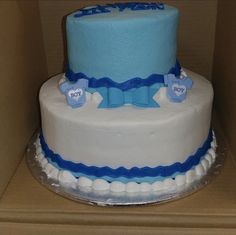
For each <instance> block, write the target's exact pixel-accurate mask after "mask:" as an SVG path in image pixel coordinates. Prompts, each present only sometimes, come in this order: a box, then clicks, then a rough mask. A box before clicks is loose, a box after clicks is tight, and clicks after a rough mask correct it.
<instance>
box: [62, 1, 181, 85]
mask: <svg viewBox="0 0 236 235" xmlns="http://www.w3.org/2000/svg"><path fill="white" fill-rule="evenodd" d="M107 9H109V10H110V12H106V13H104V14H91V15H84V16H83V17H75V16H76V14H79V13H80V12H79V11H78V12H75V13H72V14H70V15H69V16H68V17H67V22H66V30H67V46H68V65H69V68H70V69H71V70H72V71H73V72H74V73H83V74H86V75H87V76H88V77H94V78H102V77H109V78H111V79H112V80H113V81H115V82H117V83H121V82H124V81H127V80H129V79H131V78H135V77H139V78H146V77H149V76H150V75H151V74H166V73H168V71H169V70H170V69H171V68H172V67H174V65H175V62H176V30H177V25H178V16H179V13H178V10H177V9H176V8H173V7H170V6H167V5H165V7H164V9H155V10H150V9H149V10H142V9H141V10H140V9H139V10H135V11H134V10H131V8H124V9H123V10H122V11H120V10H119V8H113V7H110V8H107Z"/></svg>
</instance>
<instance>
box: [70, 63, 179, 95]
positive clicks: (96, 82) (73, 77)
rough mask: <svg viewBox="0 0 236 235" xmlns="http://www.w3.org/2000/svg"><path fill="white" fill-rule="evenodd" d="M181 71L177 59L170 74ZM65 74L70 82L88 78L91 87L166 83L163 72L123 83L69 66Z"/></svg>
mask: <svg viewBox="0 0 236 235" xmlns="http://www.w3.org/2000/svg"><path fill="white" fill-rule="evenodd" d="M180 72H181V66H180V64H179V62H178V61H176V64H175V67H173V68H171V69H170V71H169V73H168V74H174V75H175V76H176V77H178V76H179V75H180ZM65 75H66V77H67V79H68V80H69V81H70V82H77V81H78V80H79V79H87V80H88V81H89V83H88V87H89V88H100V87H106V88H110V87H113V88H118V89H120V90H122V91H127V90H129V89H132V88H140V87H143V86H148V87H149V86H152V85H154V84H156V83H162V84H164V75H163V74H152V75H150V76H149V77H147V78H145V79H143V78H139V77H136V78H131V79H130V80H127V81H125V82H122V83H117V82H115V81H113V80H112V79H111V78H108V77H103V78H99V79H97V78H93V77H88V76H86V75H85V74H84V73H74V72H73V71H72V70H71V69H69V68H68V69H67V70H66V73H65Z"/></svg>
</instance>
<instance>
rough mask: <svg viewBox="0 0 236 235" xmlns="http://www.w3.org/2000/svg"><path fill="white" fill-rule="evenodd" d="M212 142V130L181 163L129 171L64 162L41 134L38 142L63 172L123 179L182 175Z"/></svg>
mask: <svg viewBox="0 0 236 235" xmlns="http://www.w3.org/2000/svg"><path fill="white" fill-rule="evenodd" d="M212 140H213V133H212V130H210V131H209V134H208V137H207V139H206V140H205V142H204V144H203V145H202V147H200V148H199V149H198V150H197V151H196V153H195V154H194V155H192V156H190V157H188V158H187V160H186V161H185V162H183V163H180V162H176V163H174V164H172V165H169V166H157V167H154V168H151V167H142V168H138V167H133V168H131V169H126V168H124V167H119V168H116V169H113V168H110V167H108V166H104V167H96V166H86V165H85V164H83V163H74V162H71V161H67V160H64V159H63V158H62V157H61V156H60V155H59V154H56V153H54V152H53V151H52V150H51V149H50V148H49V147H48V145H47V144H46V142H45V140H44V137H43V134H42V133H41V134H40V142H41V146H42V149H43V151H44V153H45V157H46V158H47V159H48V160H49V161H51V162H52V163H55V164H56V165H57V166H58V167H60V168H61V169H64V170H68V171H70V172H72V174H73V173H74V174H76V173H81V174H85V175H88V176H95V177H103V176H109V177H113V178H118V177H125V178H134V177H157V176H161V177H167V176H172V175H173V174H175V173H177V172H179V173H183V172H186V171H188V170H190V169H191V168H192V167H193V166H196V165H197V164H199V162H200V160H201V158H202V157H203V156H204V155H205V154H206V153H207V151H208V149H209V148H210V147H211V142H212Z"/></svg>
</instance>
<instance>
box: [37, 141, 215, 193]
mask: <svg viewBox="0 0 236 235" xmlns="http://www.w3.org/2000/svg"><path fill="white" fill-rule="evenodd" d="M212 142H215V137H214V139H213V141H212ZM36 143H39V141H38V139H37V140H36ZM36 146H37V148H39V150H40V151H38V152H39V153H38V154H37V152H36V153H35V158H36V160H37V161H38V162H39V164H40V166H41V167H42V171H44V172H45V173H46V174H47V176H48V178H52V179H54V180H57V181H58V182H59V183H60V184H61V185H69V186H70V187H72V188H77V187H78V188H81V187H82V188H85V187H89V188H91V189H92V190H95V191H111V192H113V193H121V192H126V193H137V192H152V191H153V192H156V191H161V190H171V189H175V188H177V187H178V186H179V187H181V186H183V185H185V184H191V183H192V182H194V181H196V180H198V179H200V178H201V177H203V176H204V175H205V174H206V172H207V170H208V169H209V168H210V166H211V165H212V164H213V163H214V161H215V158H211V161H209V160H208V159H209V156H210V155H209V154H208V153H206V154H205V156H203V157H202V160H201V161H200V163H199V164H198V165H196V166H195V167H194V168H193V169H191V170H189V171H187V172H186V173H185V174H179V175H176V176H175V178H174V179H172V178H165V179H164V180H163V181H156V182H154V183H152V184H150V183H148V182H143V183H140V184H138V183H136V182H132V181H131V182H129V183H126V184H125V183H122V182H120V181H116V180H115V181H113V182H111V183H109V182H107V181H106V180H104V179H100V178H97V179H95V180H91V179H89V178H88V177H85V176H81V177H79V178H78V179H77V178H76V177H74V176H73V175H72V174H71V173H70V172H69V171H66V170H61V171H59V170H58V169H57V168H55V167H54V166H53V165H52V164H50V163H48V161H47V159H46V158H45V157H44V154H43V153H42V149H41V146H40V143H39V144H36ZM208 152H211V153H212V154H213V153H214V156H215V150H214V149H213V148H212V147H211V148H210V149H209V150H208Z"/></svg>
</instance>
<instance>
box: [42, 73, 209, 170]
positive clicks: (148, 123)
mask: <svg viewBox="0 0 236 235" xmlns="http://www.w3.org/2000/svg"><path fill="white" fill-rule="evenodd" d="M188 75H189V76H191V78H192V79H193V81H194V85H193V88H192V89H191V90H189V92H188V94H187V99H186V100H185V101H184V102H183V103H172V102H170V101H169V100H168V99H167V98H166V95H165V94H164V95H163V94H162V93H165V92H166V88H162V89H161V91H160V93H159V95H156V97H158V103H159V104H160V106H161V107H160V108H154V109H152V108H150V109H141V108H135V107H133V106H125V107H122V108H118V109H97V102H96V100H97V99H98V95H97V94H95V96H97V97H96V98H91V97H93V96H94V95H91V97H90V99H88V100H87V103H86V105H85V106H84V107H82V108H78V109H72V108H71V107H69V106H68V105H67V103H66V98H65V96H64V95H63V94H61V93H60V91H59V89H58V82H59V80H60V78H61V75H58V76H55V77H53V78H51V79H50V80H48V81H47V82H46V83H45V84H44V85H43V86H42V88H41V90H40V96H39V98H40V105H41V115H42V131H43V135H44V138H45V141H46V143H47V144H48V146H49V148H50V149H52V150H53V151H54V152H55V153H57V154H59V155H60V156H62V157H63V159H64V160H69V161H73V162H75V163H78V162H80V163H84V164H86V165H95V166H98V167H99V166H109V167H112V168H117V167H119V166H124V167H126V168H131V167H134V166H137V167H143V166H150V167H156V166H158V165H163V166H165V165H170V164H173V163H174V162H184V161H185V160H186V159H187V158H188V157H189V156H190V155H192V154H194V153H195V152H196V150H197V149H198V148H199V147H200V146H202V144H203V142H204V141H205V140H206V138H207V135H208V132H209V128H210V120H211V106H212V98H213V90H212V86H211V84H210V83H209V82H208V81H207V80H205V79H204V78H202V77H201V76H199V75H197V74H195V73H192V72H190V71H188Z"/></svg>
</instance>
